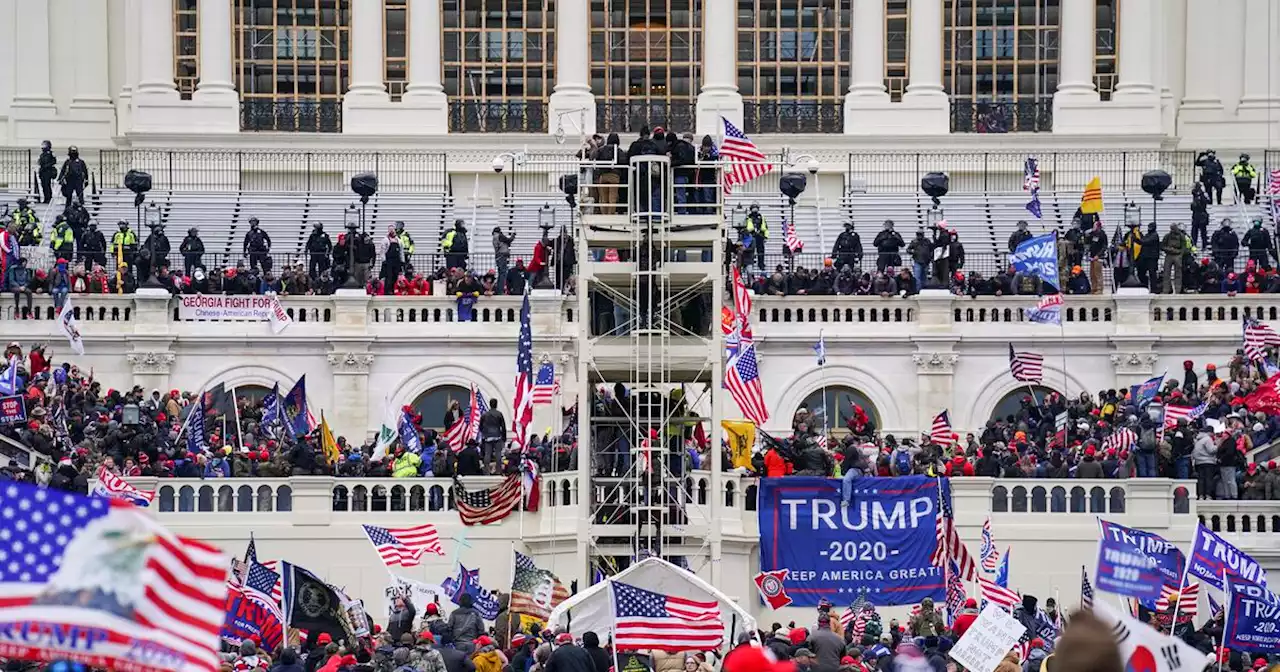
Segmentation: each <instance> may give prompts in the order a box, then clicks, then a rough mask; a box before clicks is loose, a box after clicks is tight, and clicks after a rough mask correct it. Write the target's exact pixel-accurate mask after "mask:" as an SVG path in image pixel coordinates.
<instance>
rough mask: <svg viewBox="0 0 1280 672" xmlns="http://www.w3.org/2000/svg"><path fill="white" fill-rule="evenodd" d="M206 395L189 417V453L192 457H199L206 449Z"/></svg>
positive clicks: (201, 396)
mask: <svg viewBox="0 0 1280 672" xmlns="http://www.w3.org/2000/svg"><path fill="white" fill-rule="evenodd" d="M205 412H206V411H205V406H204V395H203V394H202V395H200V401H198V402H196V405H195V406H193V407H192V408H191V412H190V415H188V416H187V453H188V454H190V455H193V456H194V455H199V454H200V452H201V451H202V450H203V448H204V414H205Z"/></svg>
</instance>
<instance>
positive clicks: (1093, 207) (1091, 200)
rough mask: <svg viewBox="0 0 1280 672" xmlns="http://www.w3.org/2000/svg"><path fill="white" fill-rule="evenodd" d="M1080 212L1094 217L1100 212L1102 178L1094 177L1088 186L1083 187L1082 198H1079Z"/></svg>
mask: <svg viewBox="0 0 1280 672" xmlns="http://www.w3.org/2000/svg"><path fill="white" fill-rule="evenodd" d="M1080 212H1081V213H1083V214H1086V215H1096V214H1098V213H1099V212H1102V178H1100V177H1097V176H1096V175H1095V176H1094V178H1093V179H1091V180H1089V184H1086V185H1084V196H1082V197H1081V198H1080Z"/></svg>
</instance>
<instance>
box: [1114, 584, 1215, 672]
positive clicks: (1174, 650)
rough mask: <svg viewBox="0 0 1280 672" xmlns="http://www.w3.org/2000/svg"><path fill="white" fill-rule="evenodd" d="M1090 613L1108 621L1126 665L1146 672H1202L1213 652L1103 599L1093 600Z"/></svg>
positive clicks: (1129, 668)
mask: <svg viewBox="0 0 1280 672" xmlns="http://www.w3.org/2000/svg"><path fill="white" fill-rule="evenodd" d="M1093 615H1094V616H1097V617H1098V618H1100V619H1102V620H1103V621H1104V622H1106V623H1108V624H1110V625H1111V634H1112V636H1114V637H1115V638H1116V644H1117V645H1118V646H1119V647H1120V658H1121V660H1123V661H1124V664H1125V669H1128V670H1139V669H1140V670H1148V672H1201V670H1203V669H1204V666H1205V663H1206V662H1208V661H1209V660H1210V659H1211V658H1212V657H1213V656H1211V655H1210V654H1206V653H1202V652H1201V651H1199V650H1198V649H1196V648H1195V647H1193V646H1191V645H1190V644H1188V643H1186V642H1184V641H1182V640H1181V639H1178V638H1176V637H1170V636H1168V635H1165V634H1163V633H1161V632H1158V631H1157V630H1155V629H1154V628H1152V627H1151V626H1149V625H1147V624H1146V623H1143V622H1142V621H1139V620H1138V619H1136V618H1133V617H1131V616H1129V615H1128V614H1123V613H1121V612H1119V611H1116V609H1115V608H1114V607H1112V606H1111V605H1109V604H1107V603H1106V602H1104V601H1102V600H1098V601H1096V602H1094V603H1093Z"/></svg>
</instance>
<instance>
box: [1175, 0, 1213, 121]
mask: <svg viewBox="0 0 1280 672" xmlns="http://www.w3.org/2000/svg"><path fill="white" fill-rule="evenodd" d="M1220 11H1221V8H1220V6H1219V3H1218V0H1187V31H1186V37H1185V38H1184V39H1185V40H1186V42H1185V44H1183V47H1182V49H1183V56H1184V59H1185V62H1186V74H1185V79H1184V80H1183V81H1184V91H1185V92H1184V93H1183V96H1182V111H1183V112H1184V113H1185V112H1186V111H1187V110H1204V111H1210V112H1214V113H1221V112H1222V90H1221V88H1220V82H1221V77H1220V75H1219V73H1218V68H1217V64H1216V63H1215V61H1216V59H1214V58H1205V54H1213V53H1217V52H1218V51H1219V50H1220V49H1221V47H1222V46H1223V45H1222V42H1221V39H1220V36H1219V33H1220V32H1221V29H1220V28H1219V26H1218V14H1219V12H1220ZM1193 26H1194V27H1195V30H1191V28H1192V27H1193Z"/></svg>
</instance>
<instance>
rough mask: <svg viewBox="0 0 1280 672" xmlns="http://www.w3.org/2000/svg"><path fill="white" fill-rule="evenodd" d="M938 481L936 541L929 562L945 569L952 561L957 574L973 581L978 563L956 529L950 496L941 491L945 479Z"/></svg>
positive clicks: (976, 573)
mask: <svg viewBox="0 0 1280 672" xmlns="http://www.w3.org/2000/svg"><path fill="white" fill-rule="evenodd" d="M937 483H938V502H937V504H938V515H937V519H936V521H935V524H934V539H935V540H936V541H937V542H938V543H937V545H936V546H934V548H933V554H932V555H931V556H930V557H929V561H930V563H931V564H932V565H933V566H934V567H937V568H939V569H945V568H946V567H947V565H946V563H947V562H949V561H954V562H955V563H956V567H957V568H958V569H959V571H958V572H957V575H958V576H959V577H960V578H961V579H962V580H964V581H973V580H974V579H976V578H977V577H978V565H977V563H976V562H974V561H973V556H972V555H970V554H969V549H967V548H965V545H964V541H962V540H961V539H960V533H959V532H957V531H956V519H955V516H954V515H953V514H952V511H951V502H950V501H948V500H949V499H950V498H949V497H948V496H947V495H946V493H943V491H942V490H943V484H944V483H946V481H944V480H942V479H941V478H939V479H937Z"/></svg>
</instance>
